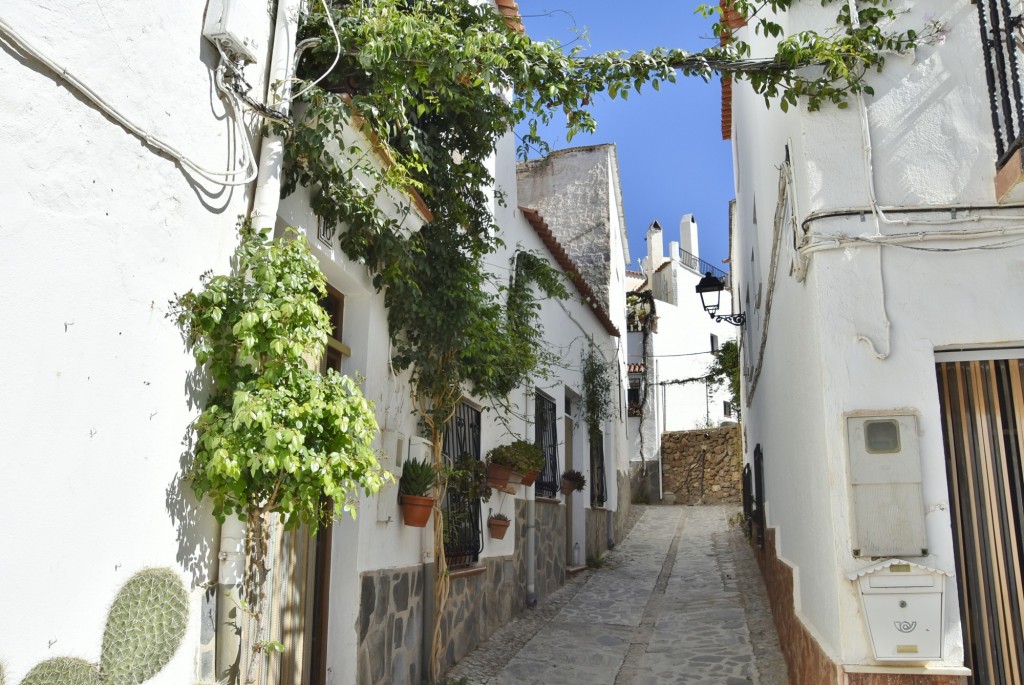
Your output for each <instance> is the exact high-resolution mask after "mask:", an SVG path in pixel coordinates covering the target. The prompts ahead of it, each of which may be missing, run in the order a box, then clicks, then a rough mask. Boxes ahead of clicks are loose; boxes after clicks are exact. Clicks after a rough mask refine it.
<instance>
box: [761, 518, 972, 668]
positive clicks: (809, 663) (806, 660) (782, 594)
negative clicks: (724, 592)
mask: <svg viewBox="0 0 1024 685" xmlns="http://www.w3.org/2000/svg"><path fill="white" fill-rule="evenodd" d="M754 554H755V556H756V557H757V563H758V565H759V566H760V567H761V575H762V576H763V577H764V582H765V587H766V588H767V590H768V599H769V602H770V603H771V607H772V616H773V617H774V619H775V629H776V630H777V631H778V633H779V644H780V645H781V646H782V653H783V656H784V657H785V659H786V665H787V666H788V667H789V678H790V683H791V685H966V683H967V679H966V678H964V677H963V676H950V675H922V674H910V673H907V674H904V673H847V672H844V670H843V668H842V667H841V666H840V665H839V664H837V663H835V662H834V661H832V659H831V658H829V656H828V655H827V654H826V653H825V651H824V650H823V649H822V648H821V645H820V644H818V641H817V640H816V639H815V638H814V636H813V635H811V633H810V631H808V630H807V628H806V627H804V624H803V623H802V622H801V621H800V619H799V618H797V616H796V611H795V610H794V605H793V569H792V568H791V567H790V566H789V564H787V563H785V562H784V561H781V560H780V559H779V558H778V555H777V554H776V548H775V529H774V528H768V529H767V530H766V531H765V536H764V549H763V550H762V549H758V548H757V546H756V545H754Z"/></svg>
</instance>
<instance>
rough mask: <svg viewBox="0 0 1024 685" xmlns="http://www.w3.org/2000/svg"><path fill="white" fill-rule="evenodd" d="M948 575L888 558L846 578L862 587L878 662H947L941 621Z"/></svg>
mask: <svg viewBox="0 0 1024 685" xmlns="http://www.w3.org/2000/svg"><path fill="white" fill-rule="evenodd" d="M949 575H950V574H949V573H947V572H945V571H939V570H937V569H933V568H928V567H927V566H921V565H920V564H914V563H911V562H909V561H904V560H902V559H887V560H886V561H884V562H882V563H880V564H876V565H875V566H870V567H868V568H864V569H861V570H860V571H856V572H854V573H851V574H849V575H848V576H847V577H848V578H849V579H850V580H854V581H857V583H858V584H859V587H860V598H861V604H862V606H863V607H864V617H865V619H866V620H867V624H868V633H870V635H871V648H872V649H873V650H874V652H875V659H877V660H878V661H915V662H921V661H938V660H940V659H942V638H943V621H942V617H943V615H944V606H943V605H944V602H945V595H946V577H947V576H949Z"/></svg>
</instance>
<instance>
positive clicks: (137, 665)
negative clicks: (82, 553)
mask: <svg viewBox="0 0 1024 685" xmlns="http://www.w3.org/2000/svg"><path fill="white" fill-rule="evenodd" d="M187 627H188V593H187V592H186V591H185V586H184V585H183V584H182V582H181V579H180V578H179V577H178V574H177V573H175V572H174V571H172V570H171V569H167V568H150V569H145V570H143V571H140V572H139V573H136V574H135V575H134V576H132V577H131V578H130V579H129V580H128V582H127V583H125V585H124V587H123V588H121V591H120V592H119V593H118V594H117V597H116V598H115V599H114V603H113V605H112V606H111V607H110V614H109V615H108V616H107V626H106V628H105V629H104V631H103V648H102V651H101V655H100V676H101V679H102V682H103V685H138V684H139V683H143V682H145V681H146V680H149V679H150V678H152V677H153V676H154V675H156V674H157V673H158V672H159V671H160V670H161V669H162V668H163V667H164V666H166V665H167V664H168V663H169V662H170V660H171V658H172V657H173V656H174V653H175V652H176V651H178V647H179V646H180V645H181V641H182V639H183V638H184V637H185V629H186V628H187Z"/></svg>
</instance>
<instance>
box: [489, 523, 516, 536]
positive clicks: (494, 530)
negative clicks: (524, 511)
mask: <svg viewBox="0 0 1024 685" xmlns="http://www.w3.org/2000/svg"><path fill="white" fill-rule="evenodd" d="M510 523H512V522H511V521H505V520H504V519H487V528H488V530H490V531H491V537H492V538H494V539H495V540H502V539H504V537H505V533H507V532H508V526H509V524H510Z"/></svg>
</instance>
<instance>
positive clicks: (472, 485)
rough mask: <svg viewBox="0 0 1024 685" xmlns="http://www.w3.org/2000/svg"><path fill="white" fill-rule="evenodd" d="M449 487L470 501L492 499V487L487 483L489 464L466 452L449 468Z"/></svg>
mask: <svg viewBox="0 0 1024 685" xmlns="http://www.w3.org/2000/svg"><path fill="white" fill-rule="evenodd" d="M448 487H449V488H450V489H452V490H455V491H456V492H458V493H459V494H460V495H462V496H463V497H464V498H465V499H467V500H469V501H470V502H473V501H476V500H481V501H483V502H487V501H490V499H491V487H490V486H489V485H488V484H487V464H485V463H484V462H482V461H480V460H479V459H474V458H473V456H472V455H469V454H464V455H462V456H461V457H460V458H459V459H457V460H456V462H455V464H454V465H453V466H451V467H450V468H449V469H448Z"/></svg>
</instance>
